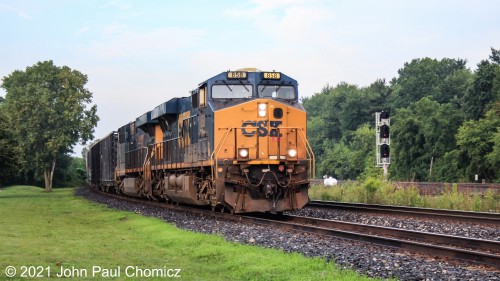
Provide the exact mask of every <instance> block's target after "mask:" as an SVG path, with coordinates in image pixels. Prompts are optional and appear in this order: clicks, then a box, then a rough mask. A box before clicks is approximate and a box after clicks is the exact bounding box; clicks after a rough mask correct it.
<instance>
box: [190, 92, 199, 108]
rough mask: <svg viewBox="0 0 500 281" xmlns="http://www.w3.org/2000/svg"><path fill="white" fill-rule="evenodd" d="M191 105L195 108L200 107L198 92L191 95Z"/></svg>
mask: <svg viewBox="0 0 500 281" xmlns="http://www.w3.org/2000/svg"><path fill="white" fill-rule="evenodd" d="M191 105H192V106H193V108H196V107H198V91H193V93H192V94H191Z"/></svg>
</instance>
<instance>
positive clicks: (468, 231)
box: [287, 208, 500, 241]
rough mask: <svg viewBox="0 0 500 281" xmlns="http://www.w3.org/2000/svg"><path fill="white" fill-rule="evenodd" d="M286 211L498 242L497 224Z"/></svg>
mask: <svg viewBox="0 0 500 281" xmlns="http://www.w3.org/2000/svg"><path fill="white" fill-rule="evenodd" d="M287 214H289V215H295V216H303V217H311V218H321V219H327V220H339V221H345V222H355V223H360V224H368V225H377V226H383V227H393V228H401V229H405V230H414V231H423V232H431V233H438V234H447V235H454V236H461V237H468V238H474V239H485V240H493V241H500V229H499V228H498V227H495V226H491V225H486V224H480V223H478V224H475V223H461V222H456V221H449V220H443V219H422V218H412V217H408V216H394V215H382V214H380V213H368V212H357V211H346V210H338V209H322V208H304V209H302V210H299V211H294V212H288V213H287Z"/></svg>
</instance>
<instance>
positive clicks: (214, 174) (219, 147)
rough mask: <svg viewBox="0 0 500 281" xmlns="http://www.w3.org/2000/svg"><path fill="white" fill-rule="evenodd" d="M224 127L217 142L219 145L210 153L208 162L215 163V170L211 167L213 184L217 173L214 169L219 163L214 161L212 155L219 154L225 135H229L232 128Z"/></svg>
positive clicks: (224, 141) (217, 167)
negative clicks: (222, 133)
mask: <svg viewBox="0 0 500 281" xmlns="http://www.w3.org/2000/svg"><path fill="white" fill-rule="evenodd" d="M221 129H222V128H221ZM225 129H226V132H225V133H224V135H223V136H222V137H223V139H222V141H221V142H220V143H219V146H217V148H215V149H214V151H213V152H212V154H211V155H210V162H211V163H212V165H214V163H215V170H214V169H212V181H213V182H214V184H215V180H216V175H217V173H216V172H215V171H217V170H218V169H219V163H218V161H214V160H215V158H214V156H215V157H217V156H218V155H219V152H220V150H221V149H222V146H223V145H224V144H225V143H226V139H227V136H229V133H230V132H231V131H232V130H233V129H232V128H225ZM216 151H217V153H215V152H216Z"/></svg>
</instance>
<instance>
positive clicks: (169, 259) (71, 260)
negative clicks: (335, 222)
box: [0, 186, 368, 280]
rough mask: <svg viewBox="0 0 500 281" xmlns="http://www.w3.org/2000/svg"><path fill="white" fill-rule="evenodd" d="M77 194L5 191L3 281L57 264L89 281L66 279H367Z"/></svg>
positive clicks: (0, 214)
mask: <svg viewBox="0 0 500 281" xmlns="http://www.w3.org/2000/svg"><path fill="white" fill-rule="evenodd" d="M73 191H74V190H73V189H71V188H65V189H55V190H54V191H53V192H51V193H46V192H44V191H43V190H42V189H39V188H35V187H29V186H16V187H10V188H7V189H0V241H1V242H0V280H30V278H19V274H20V273H21V271H22V270H21V269H22V268H21V267H22V266H41V267H43V268H44V270H43V272H42V273H43V275H44V276H47V271H46V268H47V267H49V268H50V270H51V272H50V273H51V279H58V278H56V274H59V273H60V266H63V267H64V268H67V269H72V268H75V269H79V270H80V269H85V270H87V278H65V279H64V280H82V279H85V280H100V279H102V278H100V277H101V273H102V272H101V273H99V274H97V275H94V276H93V272H92V268H93V266H100V267H101V268H107V269H117V268H118V267H120V275H121V276H120V277H119V278H118V277H117V278H106V279H105V280H165V279H167V277H159V278H144V277H142V278H140V277H135V278H134V277H130V278H129V277H127V276H126V272H125V269H126V267H127V266H133V267H135V266H138V267H139V268H141V269H157V268H159V269H164V268H165V269H170V268H172V269H181V271H180V273H179V274H180V276H181V278H177V280H368V278H366V277H362V276H359V275H357V274H356V273H354V272H352V271H348V270H340V269H338V267H337V266H336V265H334V264H332V263H327V262H326V261H325V260H323V259H319V258H314V259H312V258H306V257H304V256H302V255H300V254H296V253H295V254H289V253H283V252H282V251H279V250H275V249H265V248H260V247H254V246H248V245H240V244H237V243H232V242H227V241H225V240H224V239H223V238H222V237H219V236H214V235H206V234H200V233H194V232H190V231H185V230H180V229H177V228H176V227H175V226H173V225H171V224H168V223H165V222H163V221H161V220H159V219H154V218H148V217H143V216H141V215H138V214H134V213H130V212H123V211H116V210H112V209H109V208H107V207H105V206H103V205H98V204H94V203H91V202H88V201H86V200H85V199H83V198H80V197H77V196H74V195H73ZM7 266H14V267H15V268H16V269H17V276H18V278H19V279H16V278H7V277H6V276H5V269H6V268H7ZM130 272H135V271H134V270H132V271H129V273H130ZM70 275H71V274H70ZM73 276H74V274H73ZM45 279H46V278H36V280H45Z"/></svg>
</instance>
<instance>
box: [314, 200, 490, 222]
mask: <svg viewBox="0 0 500 281" xmlns="http://www.w3.org/2000/svg"><path fill="white" fill-rule="evenodd" d="M307 206H308V207H316V208H328V209H345V210H354V211H360V212H371V213H384V214H393V215H401V216H410V217H421V218H431V219H444V220H453V221H459V222H467V223H471V222H473V223H483V224H491V225H497V226H500V213H485V212H467V211H457V210H442V209H429V208H415V207H403V206H387V205H371V204H362V203H345V202H334V201H311V202H309V204H308V205H307Z"/></svg>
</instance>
